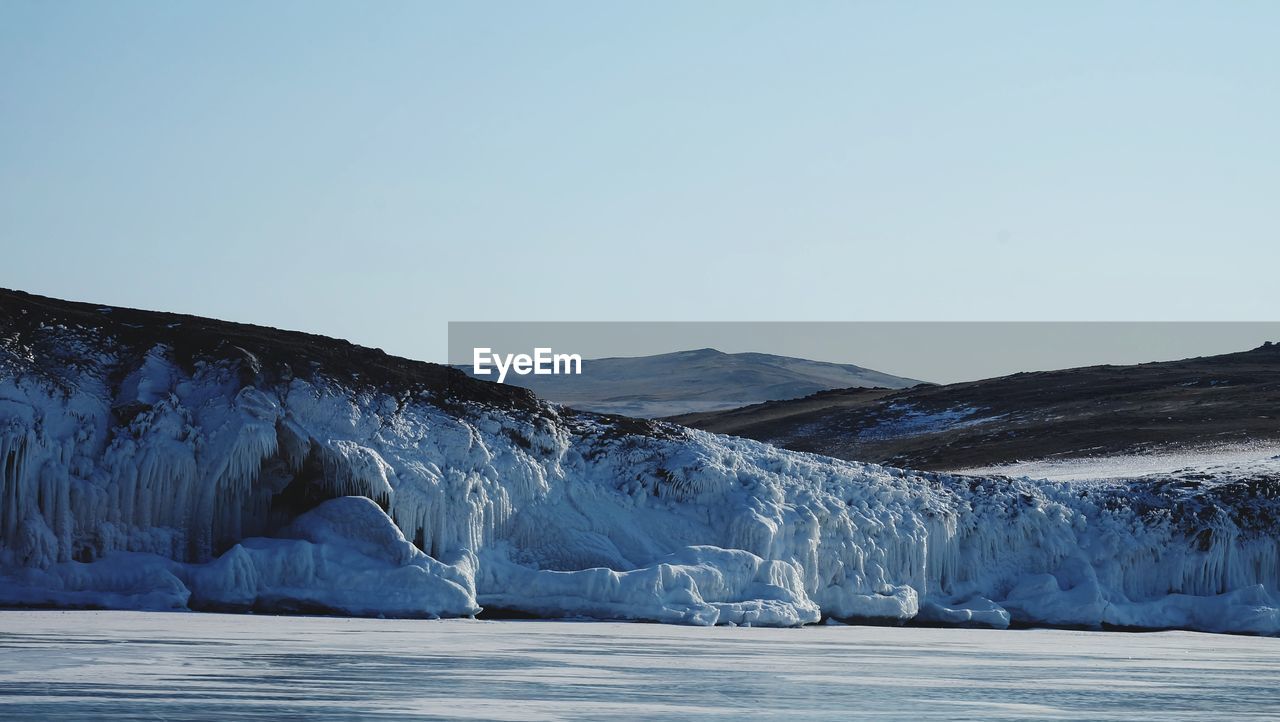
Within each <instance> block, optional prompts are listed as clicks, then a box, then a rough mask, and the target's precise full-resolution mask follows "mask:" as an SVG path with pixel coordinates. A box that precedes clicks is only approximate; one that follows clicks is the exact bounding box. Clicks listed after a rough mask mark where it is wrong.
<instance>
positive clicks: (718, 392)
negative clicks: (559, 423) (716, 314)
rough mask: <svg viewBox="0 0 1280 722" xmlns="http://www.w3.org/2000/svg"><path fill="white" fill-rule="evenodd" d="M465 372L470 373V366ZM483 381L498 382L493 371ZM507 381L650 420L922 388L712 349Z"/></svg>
mask: <svg viewBox="0 0 1280 722" xmlns="http://www.w3.org/2000/svg"><path fill="white" fill-rule="evenodd" d="M461 368H462V369H463V370H464V371H467V372H468V373H471V368H470V367H469V366H463V367H461ZM478 378H482V379H485V380H494V376H493V375H492V374H490V375H485V376H478ZM504 381H505V382H506V383H509V384H515V385H517V386H523V387H525V388H528V389H531V390H532V391H533V392H534V393H536V394H537V395H538V396H539V397H541V398H544V399H547V400H548V401H554V402H556V403H560V404H564V405H566V406H570V407H573V408H575V409H582V410H583V411H595V412H597V413H604V414H622V415H624V416H635V417H638V418H646V419H653V418H660V417H664V416H676V415H679V414H688V413H696V412H705V411H717V410H720V409H733V408H737V407H739V406H746V405H748V404H758V403H761V402H764V401H777V400H781V399H797V398H800V397H803V396H808V395H809V394H813V393H816V392H818V391H827V390H829V389H846V388H853V387H857V388H870V387H879V388H887V389H902V388H907V387H909V386H915V385H917V384H919V383H920V382H919V381H916V380H915V379H908V378H903V377H901V376H892V375H890V374H886V373H881V372H879V371H873V370H871V369H866V368H862V367H861V366H854V365H852V364H836V363H826V362H824V361H810V360H808V359H801V358H792V357H789V356H775V355H773V354H767V353H724V352H722V351H717V350H716V349H713V348H704V349H698V350H695V351H678V352H676V353H664V354H658V355H655V356H634V357H619V358H601V359H588V360H586V361H584V362H583V365H582V373H581V374H580V375H563V376H555V375H543V376H534V375H526V376H518V375H516V374H508V375H507V377H506V379H504Z"/></svg>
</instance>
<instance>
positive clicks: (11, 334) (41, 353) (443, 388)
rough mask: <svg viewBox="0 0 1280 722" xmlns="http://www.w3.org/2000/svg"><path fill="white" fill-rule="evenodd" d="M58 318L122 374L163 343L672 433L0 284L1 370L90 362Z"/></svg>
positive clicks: (285, 338)
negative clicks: (60, 330)
mask: <svg viewBox="0 0 1280 722" xmlns="http://www.w3.org/2000/svg"><path fill="white" fill-rule="evenodd" d="M59 326H61V327H65V328H67V329H74V330H75V331H76V332H77V333H79V334H83V335H84V337H85V341H86V342H87V345H88V346H90V347H94V348H97V347H100V346H98V345H97V343H96V342H100V341H102V340H107V339H109V341H110V343H111V348H112V349H113V351H114V352H115V353H116V354H118V358H117V359H116V360H115V362H114V368H113V369H112V372H113V374H112V375H118V376H123V374H124V373H125V372H126V371H129V370H132V369H135V368H137V367H138V366H140V365H141V363H142V361H143V359H144V357H145V356H146V354H147V353H148V352H149V351H150V350H151V349H153V348H155V347H156V346H157V345H163V346H166V347H168V349H169V354H170V355H171V356H172V358H173V359H174V360H175V361H177V362H178V363H179V364H180V365H182V366H183V367H184V368H186V370H188V371H190V370H192V369H193V368H194V366H195V364H196V363H197V362H199V361H211V362H212V361H235V362H238V367H239V368H240V371H241V375H242V377H243V378H242V380H243V382H244V383H245V384H246V385H254V386H265V385H269V384H273V383H277V382H280V381H287V380H288V379H290V378H293V377H294V376H297V377H299V378H304V379H312V378H315V377H326V378H329V379H332V380H335V381H338V382H340V383H343V384H345V385H347V386H350V387H352V388H356V389H359V388H364V387H374V388H377V389H379V390H382V391H387V392H389V393H392V394H393V395H400V394H406V393H421V392H425V393H427V394H429V395H430V398H431V400H433V401H434V402H435V403H437V404H440V405H451V404H458V403H461V402H474V403H478V404H483V405H487V406H494V407H498V408H503V409H511V410H518V411H524V412H528V413H530V414H533V415H535V416H540V415H544V414H547V413H553V414H555V415H556V416H557V417H558V418H560V419H562V420H564V421H567V422H570V423H572V421H573V420H574V419H575V418H577V417H579V416H589V417H592V418H597V419H600V418H605V419H608V420H609V421H610V422H611V424H610V428H611V429H612V430H613V431H614V432H616V433H620V434H628V433H635V434H642V435H650V436H669V435H671V434H672V433H673V428H672V427H671V426H669V425H666V424H661V423H657V422H651V421H646V420H642V419H630V418H626V417H608V416H601V415H597V414H588V413H587V412H579V411H576V410H573V409H555V410H551V409H550V408H549V407H548V406H547V405H546V404H545V403H543V402H541V401H539V399H538V398H537V397H536V396H535V395H534V394H533V392H531V391H529V390H528V389H524V388H521V387H519V386H513V385H509V384H497V383H493V382H489V381H482V380H479V379H475V378H472V377H470V376H468V375H467V374H465V373H463V372H462V371H459V370H458V369H455V368H452V367H449V366H446V365H443V364H434V363H428V362H425V361H414V360H411V359H406V358H401V357H398V356H392V355H389V354H387V353H385V352H384V351H382V350H381V349H377V348H368V347H365V346H359V345H356V344H353V343H351V342H349V341H344V340H342V339H336V338H330V337H328V336H321V335H318V334H310V333H303V332H300V331H286V330H282V329H277V328H271V327H267V326H255V325H252V324H245V323H235V322H231V321H219V320H216V319H211V318H204V317H200V316H189V315H185V314H178V313H168V312H163V311H144V310H138V309H130V308H120V307H117V306H105V305H102V304H92V303H81V302H76V301H64V300H60V299H55V298H48V297H45V296H38V295H35V294H30V293H26V292H23V291H16V290H9V289H0V370H3V369H4V367H5V366H6V365H8V366H11V367H12V368H13V370H15V371H21V372H24V373H37V374H40V375H42V376H44V377H45V378H46V379H47V380H48V381H50V382H52V383H54V384H57V385H59V386H62V387H64V388H65V387H66V385H67V383H69V381H68V380H67V379H65V378H63V375H64V374H65V369H68V368H71V369H74V368H75V367H76V366H77V365H79V364H84V363H93V356H92V355H80V354H78V353H77V352H75V350H72V349H68V348H67V347H66V346H65V344H64V343H63V340H62V338H61V335H60V334H52V333H46V330H50V329H57V327H59ZM55 341H56V342H55ZM24 356H25V357H26V358H23V357H24ZM116 372H118V373H116ZM116 380H117V381H118V380H119V379H118V378H117V379H116ZM119 411H120V413H121V414H124V415H127V414H128V413H129V412H130V410H129V409H124V408H122V409H120V410H119Z"/></svg>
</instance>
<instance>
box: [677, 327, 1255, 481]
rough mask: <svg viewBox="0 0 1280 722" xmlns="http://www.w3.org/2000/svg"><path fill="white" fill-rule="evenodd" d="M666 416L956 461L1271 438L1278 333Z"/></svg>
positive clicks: (876, 452)
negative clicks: (1095, 361) (1101, 362)
mask: <svg viewBox="0 0 1280 722" xmlns="http://www.w3.org/2000/svg"><path fill="white" fill-rule="evenodd" d="M672 420H674V421H677V422H679V423H682V424H685V425H688V426H692V427H695V428H700V429H705V430H708V431H713V432H717V433H726V434H733V435H737V436H745V437H748V438H753V439H758V440H761V441H767V442H770V443H773V444H776V445H779V446H783V447H785V448H789V449H794V450H798V451H809V452H815V453H820V454H826V455H829V456H835V457H838V458H843V459H851V460H858V461H873V462H878V463H886V464H891V465H894V466H907V467H911V468H919V469H934V470H947V469H960V468H966V467H974V466H988V465H995V464H1002V463H1011V462H1015V461H1019V460H1029V459H1041V458H1075V457H1087V456H1097V455H1106V454H1117V453H1143V452H1150V451H1158V450H1163V449H1170V448H1185V447H1193V446H1206V445H1221V444H1235V443H1242V442H1254V441H1263V442H1274V441H1277V440H1280V345H1276V344H1274V343H1268V344H1265V345H1263V346H1259V347H1258V348H1255V349H1253V350H1250V351H1242V352H1239V353H1232V354H1224V355H1220V356H1208V357H1201V358H1193V359H1185V360H1181V361H1169V362H1158V363H1147V364H1138V365H1134V366H1091V367H1085V368H1076V369H1066V370H1061V371H1045V372H1036V373H1019V374H1013V375H1011V376H1004V377H1000V378H994V379H986V380H982V381H974V382H969V383H960V384H949V385H945V386H917V387H914V388H910V389H905V390H900V391H892V390H885V389H842V390H837V391H827V392H822V393H818V394H814V395H812V396H808V397H806V398H803V399H796V400H793V401H776V402H769V403H765V404H757V405H754V406H747V407H743V408H740V409H733V410H730V411H722V412H712V413H705V414H689V415H686V416H680V417H674V418H673V419H672Z"/></svg>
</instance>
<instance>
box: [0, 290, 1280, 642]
mask: <svg viewBox="0 0 1280 722" xmlns="http://www.w3.org/2000/svg"><path fill="white" fill-rule="evenodd" d="M1277 496H1280V482H1277V480H1276V479H1274V478H1266V477H1257V478H1246V479H1230V480H1212V479H1206V480H1203V481H1191V480H1186V479H1181V480H1178V481H1176V482H1169V483H1161V482H1158V481H1148V482H1143V483H1142V484H1132V483H1123V482H1116V483H1111V484H1107V483H1101V484H1100V483H1089V484H1079V483H1068V482H1058V483H1048V482H1039V483H1037V482H1032V481H1029V480H1025V479H1023V480H1011V479H1003V478H976V477H965V476H947V475H940V474H921V473H914V472H909V471H901V470H897V469H891V468H886V467H880V466H875V465H867V464H857V463H850V462H843V461H836V460H832V459H829V458H825V457H820V456H813V455H807V454H801V453H794V452H788V451H783V450H779V449H777V448H774V447H771V446H768V445H765V444H761V443H757V442H753V441H748V440H744V439H738V438H732V437H723V436H716V435H713V434H708V433H704V432H699V431H693V430H689V429H685V428H682V427H678V426H672V425H668V424H660V423H655V422H647V421H637V420H631V419H623V418H620V417H602V416H595V415H591V414H585V413H578V412H573V411H570V410H567V409H563V408H560V407H557V406H554V405H550V404H547V403H544V402H541V401H539V400H538V399H536V398H535V397H533V396H532V395H531V394H530V393H528V392H526V391H524V390H522V389H518V388H514V387H504V386H497V385H494V384H489V383H485V382H480V381H476V380H473V379H469V378H467V377H465V376H464V375H463V374H462V373H460V372H457V371H454V370H451V369H447V368H444V367H441V366H435V365H431V364H422V363H417V362H411V361H407V360H404V359H397V358H394V357H390V356H387V355H385V354H383V353H381V352H380V351H377V350H374V349H365V348H360V347H357V346H353V345H351V344H347V343H345V342H341V341H337V340H333V339H327V338H323V337H318V336H309V335H306V334H298V333H290V332H283V331H277V330H274V329H264V328H260V327H253V326H244V325H239V324H229V323H223V322H218V321H211V320H208V319H200V318H194V317H187V316H177V315H172V314H160V313H149V312H141V311H130V310H127V309H118V308H109V307H97V306H91V305H85V304H73V303H68V302H62V301H54V300H51V299H44V298H40V297H35V296H29V295H26V294H21V293H17V292H9V291H0V604H5V605H51V606H65V607H103V606H105V607H124V608H149V609H154V608H160V609H216V610H259V611H303V612H309V611H318V612H336V613H345V614H358V615H379V614H382V615H389V616H420V617H436V616H468V615H473V614H476V613H478V612H480V610H481V609H485V610H487V611H489V612H505V613H520V614H531V615H537V616H548V617H558V616H568V617H593V618H611V619H643V620H653V621H659V622H676V623H688V624H725V623H734V624H757V625H800V624H808V623H814V622H818V621H820V620H821V619H823V618H834V619H838V620H847V621H875V622H886V623H903V622H918V623H929V624H955V625H982V626H993V627H1004V626H1007V625H1009V624H1010V623H1026V624H1049V625H1070V626H1084V627H1098V626H1104V625H1114V626H1119V627H1134V628H1168V627H1173V628H1185V629H1199V630H1206V631H1221V632H1247V633H1259V634H1275V633H1277V632H1280V597H1278V595H1277V580H1278V578H1280V533H1278V529H1280V527H1278V526H1277V519H1278V518H1280V516H1278V513H1280V501H1277Z"/></svg>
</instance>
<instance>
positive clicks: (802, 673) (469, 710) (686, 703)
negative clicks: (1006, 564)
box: [0, 611, 1280, 722]
mask: <svg viewBox="0 0 1280 722" xmlns="http://www.w3.org/2000/svg"><path fill="white" fill-rule="evenodd" d="M0 644H2V645H3V646H4V654H2V655H0V717H3V718H6V719H44V718H49V719H138V718H152V717H154V718H163V719H214V720H225V719H294V718H306V719H353V718H361V719H364V718H377V719H383V718H388V719H389V718H395V719H442V718H447V719H490V720H503V719H507V720H516V719H519V720H576V719H605V718H621V719H678V720H687V719H717V720H719V719H743V718H748V719H750V718H755V719H759V718H767V719H773V718H786V719H795V718H797V717H802V718H804V719H841V720H844V719H849V718H850V717H855V718H856V717H859V716H866V717H874V718H875V719H877V720H893V721H898V720H902V721H910V722H917V721H919V720H940V719H946V720H955V719H975V720H1023V719H1029V718H1034V719H1059V720H1088V721H1090V722H1093V721H1095V720H1118V721H1122V722H1145V721H1146V720H1152V719H1161V720H1169V721H1170V722H1184V721H1189V722H1200V721H1202V720H1210V719H1215V720H1216V719H1238V720H1251V719H1252V720H1262V719H1273V718H1274V713H1275V690H1276V688H1277V686H1280V643H1278V640H1276V639H1270V638H1257V637H1241V636H1232V637H1224V636H1221V635H1207V634H1199V633H1194V632H1159V633H1150V634H1114V633H1110V634H1108V633H1097V632H1081V631H1070V630H1017V631H993V630H974V629H926V628H905V629H898V628H885V627H850V626H843V625H841V626H825V625H823V626H814V627H809V628H806V629H803V630H780V629H763V628H753V629H746V628H728V627H710V628H708V627H692V626H671V625H654V624H613V623H581V622H523V621H520V622H513V621H504V622H484V621H471V620H444V621H422V620H389V619H352V618H321V617H272V616H263V615H224V614H184V613H136V612H54V611H0Z"/></svg>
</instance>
